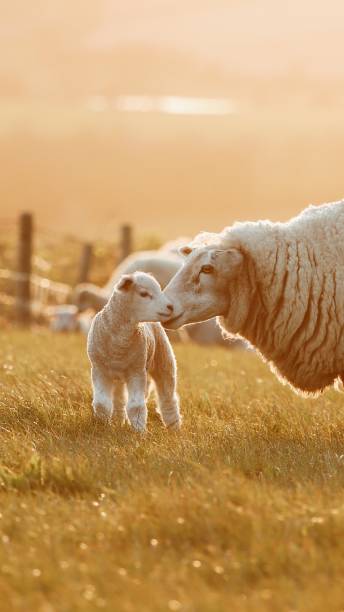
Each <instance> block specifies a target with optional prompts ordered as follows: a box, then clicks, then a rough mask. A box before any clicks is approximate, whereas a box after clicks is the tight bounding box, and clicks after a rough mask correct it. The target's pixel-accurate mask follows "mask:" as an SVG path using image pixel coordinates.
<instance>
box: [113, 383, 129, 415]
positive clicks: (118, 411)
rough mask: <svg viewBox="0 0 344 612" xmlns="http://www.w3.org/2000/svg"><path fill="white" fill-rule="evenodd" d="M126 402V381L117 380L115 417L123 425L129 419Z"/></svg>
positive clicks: (114, 401) (114, 387)
mask: <svg viewBox="0 0 344 612" xmlns="http://www.w3.org/2000/svg"><path fill="white" fill-rule="evenodd" d="M125 404H126V393H125V383H124V382H123V381H121V380H115V382H114V385H113V417H114V419H116V421H118V423H119V424H120V425H123V423H125V421H126V420H127V413H126V409H125Z"/></svg>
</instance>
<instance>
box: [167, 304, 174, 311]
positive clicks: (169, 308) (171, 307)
mask: <svg viewBox="0 0 344 612" xmlns="http://www.w3.org/2000/svg"><path fill="white" fill-rule="evenodd" d="M166 308H167V310H169V312H170V313H172V312H173V306H172V304H167V306H166Z"/></svg>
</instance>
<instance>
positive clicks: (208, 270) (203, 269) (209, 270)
mask: <svg viewBox="0 0 344 612" xmlns="http://www.w3.org/2000/svg"><path fill="white" fill-rule="evenodd" d="M201 272H202V273H203V274H212V273H213V272H214V266H211V265H209V264H208V265H206V266H202V267H201Z"/></svg>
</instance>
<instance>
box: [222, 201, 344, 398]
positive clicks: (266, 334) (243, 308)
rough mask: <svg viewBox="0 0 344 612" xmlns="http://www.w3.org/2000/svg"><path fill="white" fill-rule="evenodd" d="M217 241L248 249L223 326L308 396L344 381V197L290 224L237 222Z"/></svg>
mask: <svg viewBox="0 0 344 612" xmlns="http://www.w3.org/2000/svg"><path fill="white" fill-rule="evenodd" d="M216 242H217V244H218V243H219V242H220V246H221V248H228V247H236V248H238V249H239V250H240V251H241V252H243V253H244V255H245V264H244V272H243V274H242V275H240V277H239V278H237V279H236V280H235V281H234V282H233V283H232V282H231V284H230V287H229V292H230V296H229V298H230V303H229V309H228V312H227V315H226V316H225V317H221V318H220V324H221V326H222V327H223V328H224V329H225V330H227V331H228V332H230V333H231V334H240V335H241V336H243V337H244V338H246V339H247V340H249V341H250V342H251V344H252V345H253V346H255V347H256V348H257V349H258V350H259V351H260V353H261V354H262V356H263V357H264V358H265V359H266V360H267V361H268V362H269V364H270V366H271V368H272V369H273V370H274V371H275V372H276V373H277V374H278V375H279V376H280V377H281V378H282V380H284V381H288V382H289V383H290V384H291V385H292V386H293V387H294V388H296V389H297V390H299V391H301V392H303V393H305V394H310V393H311V394H316V393H318V392H320V391H322V390H323V389H324V388H325V387H327V386H329V385H331V384H332V383H333V382H334V381H336V379H339V381H338V382H344V201H341V202H336V203H333V204H324V205H322V206H319V207H315V206H310V207H309V208H307V209H306V210H304V211H303V212H302V213H301V214H300V215H299V216H297V217H295V218H293V219H291V220H290V221H289V222H287V223H271V222H269V221H259V222H255V223H251V222H247V223H237V224H235V225H233V226H232V227H229V228H226V229H225V230H224V231H223V232H222V233H221V234H220V235H217V238H216Z"/></svg>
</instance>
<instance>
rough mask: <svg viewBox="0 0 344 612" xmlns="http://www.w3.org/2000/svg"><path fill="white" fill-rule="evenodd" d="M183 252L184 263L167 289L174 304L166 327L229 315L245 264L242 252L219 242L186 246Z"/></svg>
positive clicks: (166, 291)
mask: <svg viewBox="0 0 344 612" xmlns="http://www.w3.org/2000/svg"><path fill="white" fill-rule="evenodd" d="M181 253H182V254H183V255H184V256H185V257H186V260H185V264H184V266H183V267H182V268H181V270H180V271H179V272H177V274H176V275H175V276H174V277H173V279H172V280H171V281H170V283H169V284H168V285H167V287H166V288H165V291H164V294H165V296H166V298H167V299H168V301H169V302H170V303H171V304H172V305H173V307H174V312H173V316H172V317H171V318H170V319H169V320H168V321H167V322H165V323H164V325H165V327H166V328H168V329H178V328H179V327H181V326H183V325H186V324H187V323H196V322H198V321H205V320H207V319H210V318H212V317H215V316H224V315H227V313H228V310H229V308H230V305H231V302H232V300H233V293H234V291H236V287H235V286H236V284H237V283H236V281H237V279H238V277H239V275H240V272H241V270H242V268H243V266H244V255H243V253H242V252H241V251H240V250H239V249H237V248H226V249H223V248H221V246H220V245H216V244H211V245H207V246H201V247H195V248H192V247H189V246H187V247H184V248H182V249H181ZM231 287H232V289H233V292H232V291H231Z"/></svg>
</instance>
